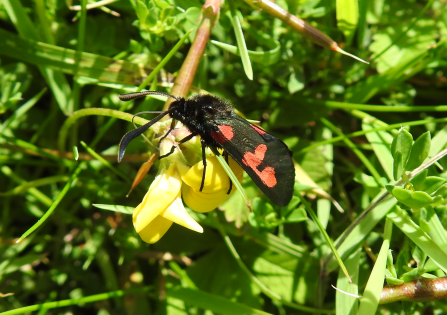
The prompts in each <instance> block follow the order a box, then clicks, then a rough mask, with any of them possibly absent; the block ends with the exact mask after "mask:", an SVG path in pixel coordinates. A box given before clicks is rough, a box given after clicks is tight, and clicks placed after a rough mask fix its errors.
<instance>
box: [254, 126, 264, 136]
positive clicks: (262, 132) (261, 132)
mask: <svg viewBox="0 0 447 315" xmlns="http://www.w3.org/2000/svg"><path fill="white" fill-rule="evenodd" d="M250 126H251V127H252V128H253V129H254V130H256V132H257V133H259V134H260V135H264V134H266V133H267V132H265V131H264V130H262V129H261V128H259V127H258V126H255V125H250Z"/></svg>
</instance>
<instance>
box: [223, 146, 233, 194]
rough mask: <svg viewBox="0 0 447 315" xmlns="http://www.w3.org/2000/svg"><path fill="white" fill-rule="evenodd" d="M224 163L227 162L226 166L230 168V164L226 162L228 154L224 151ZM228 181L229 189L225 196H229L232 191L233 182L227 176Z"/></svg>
mask: <svg viewBox="0 0 447 315" xmlns="http://www.w3.org/2000/svg"><path fill="white" fill-rule="evenodd" d="M224 157H225V162H227V164H228V166H230V162H228V152H227V151H224ZM228 180H229V181H230V189H228V191H227V195H229V194H230V192H231V189H233V182H232V181H231V178H230V176H228Z"/></svg>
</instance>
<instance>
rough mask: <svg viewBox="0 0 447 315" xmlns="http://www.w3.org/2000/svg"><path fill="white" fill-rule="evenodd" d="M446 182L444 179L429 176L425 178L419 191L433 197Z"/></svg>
mask: <svg viewBox="0 0 447 315" xmlns="http://www.w3.org/2000/svg"><path fill="white" fill-rule="evenodd" d="M446 182H447V180H445V179H444V178H441V177H437V176H429V177H427V178H426V180H425V182H424V184H423V186H422V189H421V190H423V191H425V192H426V193H427V194H430V195H432V196H433V195H435V194H436V192H437V191H438V190H439V189H440V188H441V187H442V186H443V185H444V184H445V183H446Z"/></svg>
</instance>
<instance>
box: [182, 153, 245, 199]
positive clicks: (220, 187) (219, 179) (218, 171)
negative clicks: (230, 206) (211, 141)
mask: <svg viewBox="0 0 447 315" xmlns="http://www.w3.org/2000/svg"><path fill="white" fill-rule="evenodd" d="M206 162H207V163H206V175H205V185H204V186H203V190H202V192H203V193H216V192H219V191H225V192H226V191H228V189H229V188H230V179H229V177H228V175H227V173H226V172H225V170H224V168H223V167H222V165H220V163H219V161H218V160H217V158H216V157H215V156H211V157H209V158H207V159H206ZM229 163H230V167H231V169H232V170H233V172H234V174H235V175H236V177H237V178H242V175H243V169H242V168H241V167H240V166H239V164H237V162H236V161H235V160H233V158H231V157H229ZM202 177H203V161H200V162H199V163H196V164H195V165H193V167H191V168H190V169H189V171H188V172H187V173H186V174H185V176H183V181H184V182H185V183H186V184H187V185H188V186H191V187H192V188H194V189H196V190H197V191H198V190H199V189H200V185H201V183H202Z"/></svg>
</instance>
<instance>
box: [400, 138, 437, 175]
mask: <svg viewBox="0 0 447 315" xmlns="http://www.w3.org/2000/svg"><path fill="white" fill-rule="evenodd" d="M430 144H431V137H430V131H427V132H425V133H423V134H422V135H421V136H420V137H419V138H417V139H416V141H415V142H414V143H413V146H412V148H411V153H410V157H409V158H408V162H407V165H406V166H405V170H406V171H412V170H414V169H415V168H416V167H418V166H420V165H421V164H422V162H424V160H425V159H426V158H427V156H428V153H429V152H430Z"/></svg>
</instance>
